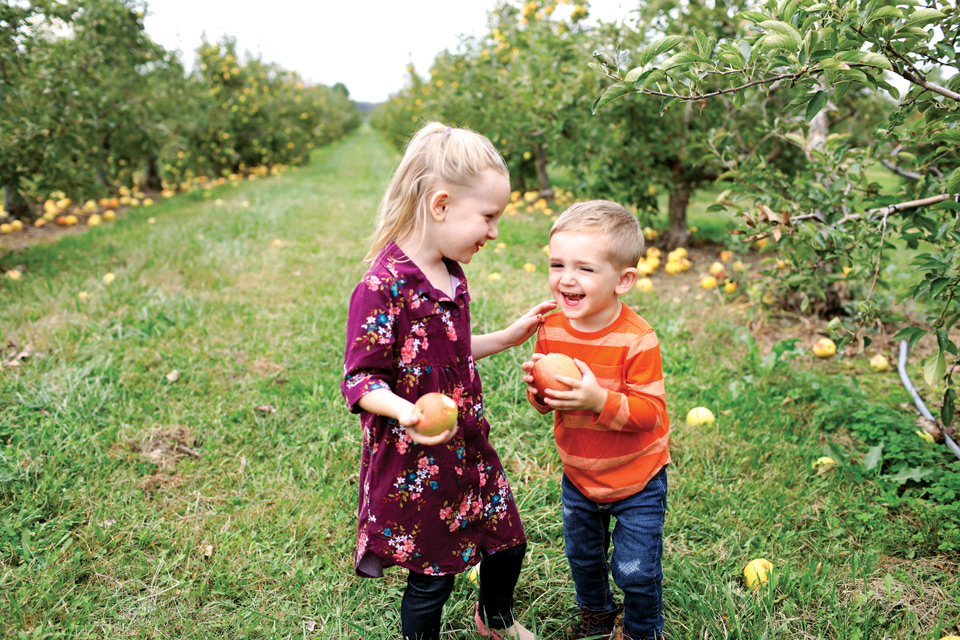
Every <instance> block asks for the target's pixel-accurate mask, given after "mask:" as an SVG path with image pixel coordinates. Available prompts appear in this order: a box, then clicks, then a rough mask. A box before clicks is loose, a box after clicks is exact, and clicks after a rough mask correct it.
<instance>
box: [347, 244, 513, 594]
mask: <svg viewBox="0 0 960 640" xmlns="http://www.w3.org/2000/svg"><path fill="white" fill-rule="evenodd" d="M447 269H448V270H449V271H450V275H451V282H452V283H453V284H454V285H455V289H454V299H453V300H451V299H450V297H449V296H447V295H446V294H445V293H443V292H442V291H440V290H439V289H437V288H435V287H434V286H433V285H432V284H430V281H429V280H427V278H426V276H424V274H423V272H422V271H420V269H419V268H418V267H417V266H416V265H415V264H414V263H413V262H412V261H410V260H409V259H408V258H407V257H406V255H404V253H403V252H402V251H401V250H400V248H399V247H397V245H396V244H394V243H392V242H391V243H390V244H388V245H387V246H386V247H384V249H383V251H381V252H380V255H378V256H377V258H376V260H375V261H374V262H373V264H372V265H371V266H370V268H369V269H368V270H367V272H366V274H364V276H363V279H362V280H361V281H360V284H358V285H357V288H356V289H355V290H354V292H353V296H352V298H351V299H350V312H349V318H348V320H347V343H346V357H345V359H344V377H343V383H342V385H341V387H342V391H343V395H344V398H346V401H347V404H348V405H349V407H350V410H351V411H353V412H355V413H360V423H361V425H362V427H363V453H362V456H361V466H360V504H359V513H358V516H359V520H360V526H359V530H358V533H357V554H356V559H355V561H356V564H355V569H356V573H357V575H359V576H364V577H379V576H381V575H383V567H388V566H391V565H400V566H402V567H406V568H408V569H410V570H411V571H416V572H418V573H425V574H433V575H444V574H451V573H459V572H461V571H464V570H466V569H467V568H468V567H470V566H471V565H474V564H476V563H477V562H478V561H479V559H480V556H479V552H480V550H481V549H484V550H486V551H488V552H496V551H500V550H503V549H508V548H510V547H513V546H516V545H518V544H521V543H522V542H525V540H526V538H525V536H524V533H523V525H522V524H521V523H520V514H519V513H518V512H517V507H516V504H515V502H514V499H513V493H512V492H511V490H510V485H509V483H508V482H507V477H506V475H505V474H504V471H503V467H502V466H501V465H500V459H499V457H498V456H497V452H496V451H495V450H494V449H493V447H492V446H491V445H490V442H489V440H488V436H489V434H490V425H489V424H488V423H487V420H486V419H485V418H484V417H483V393H482V390H481V387H480V376H479V374H478V373H477V370H476V365H475V364H474V361H473V355H472V353H471V346H470V296H469V294H468V293H467V286H466V278H465V277H464V275H463V270H462V269H461V268H460V265H459V264H458V263H456V262H453V261H448V262H447ZM383 387H388V388H390V389H391V390H392V391H393V392H394V393H395V394H397V395H398V396H401V397H403V398H406V399H407V400H410V401H411V402H414V401H416V399H417V398H419V397H420V396H422V395H423V394H425V393H428V392H431V391H440V392H443V393H445V394H447V395H448V396H450V397H451V398H453V400H454V401H455V402H456V403H457V405H458V406H459V407H460V410H459V418H458V422H459V427H460V428H459V430H458V431H457V434H456V436H454V437H453V438H452V439H451V440H450V441H448V442H446V443H445V444H441V445H434V446H424V445H418V444H415V443H414V442H413V441H412V440H411V439H410V437H409V436H407V435H406V432H405V430H404V428H403V427H401V426H400V425H399V424H398V423H397V422H396V420H393V419H388V418H385V417H383V416H378V415H375V414H372V413H368V412H365V411H362V410H361V409H360V408H359V406H358V405H357V401H358V400H359V399H360V398H362V397H363V396H364V395H365V394H367V393H369V392H370V391H373V390H374V389H379V388H383Z"/></svg>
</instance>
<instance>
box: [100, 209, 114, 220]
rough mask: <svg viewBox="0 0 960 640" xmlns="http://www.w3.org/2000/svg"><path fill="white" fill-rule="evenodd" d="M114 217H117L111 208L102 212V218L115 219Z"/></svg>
mask: <svg viewBox="0 0 960 640" xmlns="http://www.w3.org/2000/svg"><path fill="white" fill-rule="evenodd" d="M116 218H117V214H116V212H115V211H114V210H113V209H107V210H106V211H104V212H103V219H104V220H116Z"/></svg>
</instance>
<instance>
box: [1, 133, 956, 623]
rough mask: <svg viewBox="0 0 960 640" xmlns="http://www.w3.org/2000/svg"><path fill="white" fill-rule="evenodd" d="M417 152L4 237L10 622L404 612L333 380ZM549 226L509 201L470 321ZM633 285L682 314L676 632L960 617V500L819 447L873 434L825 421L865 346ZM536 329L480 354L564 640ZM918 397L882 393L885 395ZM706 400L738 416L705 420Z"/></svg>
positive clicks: (565, 599)
mask: <svg viewBox="0 0 960 640" xmlns="http://www.w3.org/2000/svg"><path fill="white" fill-rule="evenodd" d="M395 161H396V154H395V152H394V151H393V150H392V149H390V148H388V147H387V145H386V144H385V143H384V142H383V141H382V140H381V139H380V138H379V137H378V136H377V135H376V134H374V133H372V132H371V131H370V130H369V129H366V128H364V129H361V130H360V131H359V132H358V133H356V134H354V135H352V136H351V137H350V138H348V139H347V140H345V141H342V142H341V143H338V144H336V145H334V146H332V147H328V148H325V149H322V150H320V151H319V152H318V153H317V154H316V156H315V158H314V161H313V163H312V164H311V165H310V166H308V167H303V168H300V169H296V170H291V171H289V172H287V173H286V174H284V175H282V176H280V177H276V178H271V179H268V180H263V181H258V182H255V183H243V184H241V185H239V186H237V187H229V186H228V187H222V188H218V189H216V190H214V191H212V192H210V193H209V194H208V195H207V196H203V195H201V194H198V195H195V196H179V197H177V198H175V199H173V200H169V201H165V202H164V203H162V204H159V205H156V206H155V207H153V208H152V209H150V210H136V211H133V212H130V213H128V214H127V215H126V216H124V217H123V218H122V219H120V220H118V221H117V222H116V223H114V224H112V225H107V226H103V227H100V228H97V229H95V230H93V231H91V232H89V233H86V234H83V235H80V236H71V237H66V238H63V239H61V240H60V241H59V242H58V243H56V244H52V245H48V246H36V247H33V248H31V249H28V250H25V251H23V252H19V253H16V254H12V255H7V256H5V257H3V258H2V262H3V265H4V266H6V267H10V266H13V265H23V267H24V268H25V274H24V277H23V278H22V279H21V280H20V281H18V282H10V281H4V282H3V283H2V285H0V338H2V342H3V344H7V343H12V344H13V345H16V346H17V347H21V348H22V347H24V346H25V345H27V344H30V345H32V346H33V347H34V348H35V349H36V350H37V353H36V354H35V355H34V356H32V357H30V358H28V359H27V360H25V361H24V363H23V365H22V366H20V367H18V368H5V369H0V636H3V637H10V638H40V637H45V638H126V637H132V638H198V639H199V638H212V637H229V638H302V637H306V638H309V637H317V638H368V639H370V638H383V639H387V638H397V637H398V636H399V626H398V625H399V600H400V596H401V593H402V588H403V584H404V575H403V572H402V571H399V570H389V571H388V572H387V577H386V578H385V579H384V580H382V581H369V580H360V579H357V578H354V577H353V573H352V554H353V548H354V536H355V527H356V524H355V508H356V500H357V485H356V482H357V471H358V461H359V446H360V430H359V425H358V421H357V419H356V417H355V416H351V415H349V414H348V413H347V411H346V410H345V408H344V404H343V401H342V399H341V395H340V388H339V381H340V372H341V366H342V365H341V362H342V350H343V339H344V322H345V317H346V303H347V300H348V297H349V295H350V292H351V290H352V287H353V285H354V283H355V282H356V281H357V279H358V278H359V276H360V275H361V273H362V271H363V267H362V264H361V262H360V259H361V257H362V255H363V253H364V250H365V237H366V235H367V234H368V233H369V230H370V229H371V226H372V219H373V215H374V211H375V209H376V204H377V201H378V199H379V196H380V194H381V192H382V189H383V188H384V186H385V184H386V181H387V180H388V178H389V174H390V171H391V169H392V166H393V164H394V162H395ZM216 199H222V201H223V202H222V204H220V205H217V204H216V203H215V200H216ZM244 201H246V202H248V203H249V206H243V204H242V203H243V202H244ZM148 216H152V217H155V218H156V223H155V224H148V222H147V218H148ZM548 225H549V220H547V219H545V218H544V217H543V216H540V217H536V216H522V215H521V216H515V217H510V218H507V219H505V220H504V221H503V224H502V225H501V233H502V235H501V238H500V239H499V240H500V241H501V242H503V243H504V245H505V246H504V247H502V248H500V249H497V248H492V247H491V248H488V249H486V250H484V252H482V253H481V254H479V255H478V256H477V257H476V259H475V260H474V261H473V262H472V263H471V264H470V265H468V266H467V274H468V277H469V278H470V281H471V294H472V297H473V299H474V303H473V304H474V307H473V317H474V319H475V324H476V326H475V331H478V332H482V331H486V330H491V329H496V328H499V327H502V326H503V325H505V324H506V323H507V322H508V321H509V320H511V319H512V318H514V317H515V316H516V315H517V314H519V313H521V312H522V311H524V310H526V309H527V308H529V307H530V306H531V305H532V304H533V303H535V302H536V301H538V300H541V299H545V298H546V297H547V296H548V290H547V286H546V280H545V271H544V266H545V265H544V261H545V258H544V257H543V254H542V253H540V251H539V249H540V247H541V246H542V245H543V244H544V243H545V238H546V233H547V229H548ZM274 240H279V241H280V242H279V246H275V245H274V242H273V241H274ZM526 262H531V263H534V264H535V265H537V267H538V270H537V271H536V272H534V273H527V272H525V271H524V270H523V265H524V263H526ZM107 272H113V273H115V274H116V276H117V278H116V281H114V282H113V283H112V284H111V285H109V286H106V285H104V284H103V283H102V280H101V277H102V275H103V274H104V273H107ZM494 272H496V273H499V274H500V275H501V280H499V281H492V280H491V279H490V278H488V276H489V274H491V273H494ZM79 291H87V292H88V293H89V295H90V299H89V300H88V301H87V302H79V301H78V300H77V293H78V292H79ZM627 302H628V303H630V304H632V305H634V306H635V307H636V308H637V309H638V310H639V311H640V312H641V313H642V315H644V316H645V317H646V318H647V319H648V320H649V321H650V322H651V324H653V325H654V326H655V327H656V328H657V330H658V333H659V335H660V339H661V342H662V344H663V351H664V366H665V373H666V377H667V384H668V400H669V403H670V409H671V415H672V418H673V439H672V444H671V446H672V452H673V458H674V463H673V465H672V467H671V470H670V497H669V502H670V512H669V514H668V518H667V525H666V548H665V557H664V571H665V579H664V597H665V616H666V619H667V621H668V630H669V632H670V634H671V636H670V637H672V638H756V639H760V638H765V639H766V638H784V639H787V638H790V639H795V638H836V639H841V638H843V639H846V638H857V637H864V638H866V637H868V636H869V637H876V638H931V639H936V638H939V637H940V636H942V635H947V632H948V631H953V632H956V631H957V630H958V626H960V605H958V604H957V603H958V602H960V588H958V584H957V572H958V567H957V562H956V558H955V556H954V557H951V556H950V555H948V553H947V552H945V551H943V550H940V549H939V548H938V545H940V544H941V543H942V540H941V539H940V532H941V529H940V528H939V527H940V525H941V523H942V519H941V518H942V512H940V511H937V510H936V509H935V508H934V505H930V504H927V503H925V502H923V501H920V500H917V499H914V500H907V499H906V498H909V493H908V494H905V495H904V496H903V498H904V499H903V500H902V501H897V498H898V496H896V495H894V496H892V500H891V496H887V495H884V494H883V493H882V492H881V490H880V488H879V487H878V485H877V483H875V482H873V481H871V480H870V479H869V478H867V479H863V478H861V477H859V476H857V475H856V474H854V473H852V472H850V470H848V469H843V468H841V469H837V470H835V471H834V472H832V473H828V474H817V473H814V472H813V471H812V470H811V466H810V463H811V462H812V461H813V460H814V459H816V458H817V457H819V456H820V455H822V453H823V451H822V450H823V447H824V445H825V444H827V443H828V442H831V441H833V442H835V443H837V444H839V445H840V446H846V447H848V448H849V449H850V450H851V451H852V450H854V449H856V448H857V447H859V443H858V442H856V441H854V439H853V438H852V437H850V435H849V433H848V432H847V431H846V430H845V429H844V428H838V429H835V430H832V431H829V432H828V431H825V430H824V428H823V425H822V424H821V423H820V422H818V421H817V420H816V419H814V418H815V414H816V411H817V409H818V407H820V406H822V405H824V404H830V403H836V404H838V405H842V403H843V402H844V399H845V398H847V397H850V396H851V395H856V396H858V397H860V396H861V395H862V394H863V392H862V391H861V390H860V389H859V388H858V386H857V384H856V383H855V382H849V381H847V380H846V379H847V378H849V377H851V375H852V374H853V372H854V369H853V367H854V366H855V365H854V364H847V363H845V362H844V361H837V362H832V363H829V364H826V365H825V364H823V363H818V364H816V365H814V364H813V363H812V362H811V360H810V359H809V356H801V357H798V358H796V359H795V360H793V361H790V362H786V363H783V364H780V365H777V366H775V367H773V368H765V367H764V366H763V365H762V364H760V363H759V361H758V360H757V359H756V358H755V357H754V356H752V355H751V354H752V353H753V349H755V345H754V344H753V342H752V338H751V337H750V336H749V333H748V332H747V331H746V330H745V329H743V328H742V327H741V326H740V321H739V320H738V316H737V315H736V314H734V313H732V312H730V311H729V310H728V308H727V307H725V306H723V305H722V304H721V303H720V302H719V297H718V298H713V297H709V296H706V295H705V294H703V293H702V292H700V293H689V294H688V295H686V296H685V297H678V298H676V299H675V298H673V297H671V296H667V295H663V296H660V297H658V296H656V295H653V296H647V297H641V294H639V293H633V294H630V295H629V296H627ZM528 351H529V346H528V347H527V348H519V349H514V350H512V351H509V352H505V353H502V354H498V355H496V356H492V357H491V358H489V359H487V360H485V361H482V362H481V374H482V376H483V379H484V385H485V389H486V395H487V397H486V404H487V409H488V412H489V416H490V420H491V423H492V425H493V429H492V438H493V440H494V443H495V445H496V446H497V447H498V449H499V451H500V455H501V458H502V460H503V462H504V466H505V468H506V469H507V472H508V474H509V475H510V477H511V480H512V483H513V487H514V491H515V493H516V495H517V499H518V502H519V506H520V511H521V514H522V516H523V517H524V521H525V525H526V528H527V533H528V536H529V539H530V551H529V554H528V557H527V560H526V563H525V570H524V573H523V575H522V577H521V582H520V585H519V587H518V590H517V613H518V614H519V615H520V617H521V619H522V620H523V621H524V622H525V624H527V625H528V626H530V627H535V628H536V629H537V631H538V633H539V636H538V637H540V638H542V639H548V640H549V639H555V640H560V639H563V638H566V637H567V635H566V633H567V627H568V626H569V621H570V616H571V613H572V607H573V592H572V585H571V583H570V580H569V574H568V571H567V568H566V565H565V560H564V557H563V549H562V528H561V523H560V505H559V487H558V478H559V473H560V465H559V462H558V458H557V454H556V452H555V450H554V447H553V444H552V436H551V426H550V422H549V418H548V417H542V416H540V415H539V414H537V413H536V412H535V411H534V410H533V409H532V408H531V407H529V406H528V405H527V403H526V400H525V397H524V388H523V385H522V383H521V381H520V372H519V364H520V363H521V362H522V361H523V360H525V359H526V357H527V355H528ZM174 370H176V371H177V372H178V376H179V377H178V379H177V380H176V381H170V380H168V379H167V375H168V374H170V373H171V372H172V371H174ZM905 401H906V400H905V395H904V394H903V393H902V392H900V391H898V390H897V389H896V388H894V389H891V390H890V391H889V393H888V394H886V395H885V397H884V402H885V403H886V405H888V407H887V409H888V410H892V411H895V410H896V405H897V404H898V403H902V402H905ZM864 402H867V400H864ZM261 405H270V406H272V407H273V408H275V410H276V412H275V413H268V412H263V411H258V410H256V409H257V407H258V406H261ZM696 405H705V406H708V407H711V408H713V409H714V410H715V411H716V412H717V414H718V421H717V423H716V424H714V425H712V426H709V427H700V428H691V427H688V426H686V425H685V424H683V416H684V415H685V414H686V412H687V410H689V409H690V408H691V407H693V406H696ZM889 407H893V409H889ZM902 416H903V429H907V430H910V431H912V429H913V428H915V426H913V425H912V420H913V418H912V417H910V415H909V414H907V413H905V412H903V413H902ZM178 444H179V445H180V446H179V448H178V447H177V445H178ZM860 450H861V451H862V450H865V449H864V448H863V447H860ZM191 452H194V453H195V454H196V456H194V455H192V454H191ZM918 495H920V494H918ZM756 557H765V558H767V559H769V560H770V561H772V562H773V563H774V565H775V566H776V571H775V574H774V578H773V583H772V584H771V585H768V587H766V588H764V589H762V590H760V591H759V592H757V593H752V592H750V591H749V590H747V589H745V588H744V586H743V583H742V579H741V576H740V571H741V569H742V567H743V565H745V564H746V563H747V562H748V561H749V560H751V559H753V558H756ZM475 596H476V594H475V591H474V588H473V587H472V586H471V585H469V584H468V583H467V582H466V581H465V580H463V579H462V578H461V579H458V581H457V586H456V589H455V591H454V593H453V596H452V598H451V600H450V601H449V602H448V604H447V606H446V608H445V619H446V627H445V633H444V636H443V637H444V638H445V639H447V638H451V639H459V638H463V639H466V638H473V637H475V635H474V634H473V633H472V631H471V618H472V613H471V612H472V607H473V601H474V599H475Z"/></svg>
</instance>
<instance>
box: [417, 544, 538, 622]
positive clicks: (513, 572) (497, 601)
mask: <svg viewBox="0 0 960 640" xmlns="http://www.w3.org/2000/svg"><path fill="white" fill-rule="evenodd" d="M526 551H527V545H526V543H523V544H520V545H518V546H516V547H511V548H509V549H504V550H503V551H498V552H496V553H489V554H488V553H487V552H485V551H481V552H480V554H481V560H480V598H479V606H480V615H481V616H482V617H483V618H484V620H485V621H486V623H487V625H488V626H489V627H491V628H492V629H506V628H507V627H509V626H511V625H512V624H513V590H514V588H515V587H516V586H517V579H518V578H519V577H520V567H521V565H522V564H523V556H524V554H525V553H526ZM453 582H454V576H452V575H447V576H430V575H426V574H422V573H415V572H413V571H411V572H410V574H409V575H408V576H407V588H406V590H405V591H404V592H403V601H402V603H401V604H400V621H401V623H402V624H403V638H404V640H438V638H439V637H440V621H441V615H442V613H443V605H444V603H445V602H446V601H447V598H449V597H450V593H451V592H452V591H453Z"/></svg>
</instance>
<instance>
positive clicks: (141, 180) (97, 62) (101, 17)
mask: <svg viewBox="0 0 960 640" xmlns="http://www.w3.org/2000/svg"><path fill="white" fill-rule="evenodd" d="M6 11H7V12H8V13H9V14H10V18H9V19H8V20H6V22H7V23H8V24H9V26H10V31H11V33H12V34H13V37H12V38H11V39H10V40H9V41H6V42H5V44H3V45H0V46H3V47H5V50H4V51H2V52H0V53H2V55H3V57H4V60H5V62H6V64H4V66H3V70H4V77H3V78H2V81H3V92H2V94H0V101H2V102H0V130H2V131H4V145H3V153H2V154H0V185H2V186H3V187H4V196H5V197H4V201H3V203H2V209H0V218H3V217H6V218H7V219H5V220H2V222H4V223H6V224H14V222H13V221H14V219H26V220H28V221H29V220H30V219H32V218H36V217H38V216H40V215H42V214H43V213H44V211H49V207H47V208H46V209H44V208H43V207H42V206H41V203H43V202H45V201H47V200H49V199H51V198H52V196H53V194H55V193H57V192H59V193H61V194H65V195H62V196H61V197H59V198H53V199H54V200H57V201H59V200H62V199H63V198H69V199H71V200H73V201H76V202H85V201H89V200H91V199H100V198H107V197H113V196H118V195H120V188H121V187H123V188H126V189H128V190H143V191H148V192H160V191H166V192H168V193H169V192H176V191H180V190H184V189H186V188H187V187H188V186H189V185H191V184H195V183H196V182H205V181H207V180H215V179H218V178H221V177H226V176H229V175H231V174H232V175H249V174H256V173H258V172H260V173H263V172H265V171H268V170H269V168H270V167H273V166H277V165H296V164H300V163H303V162H306V161H307V159H308V158H309V155H310V151H311V150H312V149H313V148H315V147H317V146H318V145H323V144H326V143H329V142H331V141H333V140H336V139H338V138H340V137H342V136H343V135H344V134H345V133H347V132H349V131H350V130H351V129H353V128H354V127H356V126H357V125H358V124H359V114H358V112H357V111H356V108H355V106H354V105H353V103H352V102H351V101H350V99H349V96H348V93H347V91H346V89H345V87H343V86H342V85H337V86H335V87H332V88H331V87H326V86H322V85H320V86H306V85H305V84H304V82H303V81H302V80H301V79H300V78H299V77H298V76H297V74H295V73H292V72H289V71H286V70H284V69H282V68H280V67H278V66H276V65H274V64H270V63H266V62H263V61H261V60H260V59H258V58H255V57H251V56H249V55H247V56H245V57H244V58H243V59H241V58H240V56H238V53H237V50H236V43H235V41H233V40H232V39H230V38H224V39H223V41H221V42H218V43H208V42H204V44H203V45H202V46H201V47H200V48H199V49H198V50H197V52H196V60H195V64H194V65H193V67H194V68H193V71H191V72H190V73H187V72H186V70H185V67H184V64H183V62H182V61H181V60H180V59H179V57H178V53H177V52H170V51H167V50H165V49H164V48H163V47H161V46H160V45H158V44H157V43H155V42H153V41H152V40H151V39H150V37H149V36H148V35H147V34H146V32H145V31H144V26H143V15H144V13H143V9H142V7H141V6H140V3H138V2H135V1H134V0H82V1H80V0H76V1H70V2H63V3H50V4H46V3H30V4H29V5H26V6H24V7H16V6H14V7H10V8H8V9H7V10H6ZM21 224H22V222H21Z"/></svg>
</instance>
